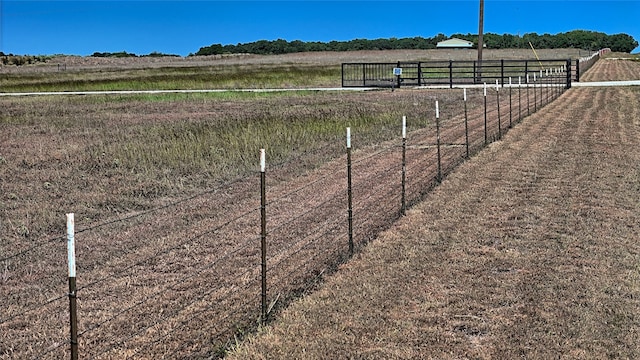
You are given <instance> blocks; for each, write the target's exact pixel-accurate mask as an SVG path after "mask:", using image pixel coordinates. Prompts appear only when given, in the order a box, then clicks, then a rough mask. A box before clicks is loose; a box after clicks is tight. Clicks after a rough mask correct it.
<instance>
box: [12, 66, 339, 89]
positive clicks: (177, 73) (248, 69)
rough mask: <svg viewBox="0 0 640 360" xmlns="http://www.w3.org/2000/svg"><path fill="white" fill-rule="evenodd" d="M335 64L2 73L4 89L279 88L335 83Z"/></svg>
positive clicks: (336, 73)
mask: <svg viewBox="0 0 640 360" xmlns="http://www.w3.org/2000/svg"><path fill="white" fill-rule="evenodd" d="M339 83H340V67H339V66H315V65H313V66H312V65H306V66H305V65H288V64H284V65H270V66H262V65H251V66H249V65H229V66H206V67H169V68H157V69H155V68H153V69H128V70H124V69H123V70H118V69H104V70H90V71H89V70H87V71H58V72H47V73H23V74H4V75H2V76H1V77H0V88H1V89H2V91H4V92H43V91H115V90H175V89H214V88H220V89H238V88H251V89H253V88H281V87H282V88H284V87H302V86H305V87H313V86H326V85H336V86H337V85H338V84H339Z"/></svg>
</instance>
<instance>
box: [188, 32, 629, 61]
mask: <svg viewBox="0 0 640 360" xmlns="http://www.w3.org/2000/svg"><path fill="white" fill-rule="evenodd" d="M454 37H455V38H459V39H464V40H467V41H471V42H473V43H474V46H475V47H477V44H478V35H475V34H453V35H451V36H450V37H448V36H445V35H444V34H438V35H436V36H433V37H430V38H424V37H413V38H401V39H398V38H390V39H374V40H368V39H354V40H350V41H330V42H317V41H311V42H304V41H300V40H294V41H287V40H283V39H278V40H260V41H255V42H251V43H244V44H240V43H239V44H237V45H222V44H212V45H210V46H205V47H201V48H200V50H198V52H196V53H195V54H192V55H196V56H198V55H220V54H239V53H249V54H261V55H271V54H287V53H295V52H307V51H352V50H392V49H417V50H426V49H435V48H436V45H437V44H438V42H440V41H443V40H447V39H449V38H454ZM483 37H484V38H483V40H484V42H485V45H486V47H487V48H489V49H518V48H520V49H522V48H529V43H531V45H533V47H535V48H536V49H560V48H576V49H584V50H599V49H604V48H610V49H611V50H612V51H616V52H626V53H629V52H631V51H632V50H633V49H635V48H636V47H637V46H638V42H637V41H636V40H635V39H634V38H633V37H632V36H630V35H627V34H615V35H607V34H605V33H601V32H594V31H586V30H574V31H569V32H565V33H559V34H555V35H551V34H543V35H538V34H536V33H527V34H524V35H522V36H520V35H511V34H503V35H499V34H493V33H486V34H483Z"/></svg>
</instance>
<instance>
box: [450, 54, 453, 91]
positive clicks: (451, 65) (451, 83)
mask: <svg viewBox="0 0 640 360" xmlns="http://www.w3.org/2000/svg"><path fill="white" fill-rule="evenodd" d="M449 89H453V61H452V60H449Z"/></svg>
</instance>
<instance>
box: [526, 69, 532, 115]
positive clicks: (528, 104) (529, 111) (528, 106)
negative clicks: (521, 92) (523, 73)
mask: <svg viewBox="0 0 640 360" xmlns="http://www.w3.org/2000/svg"><path fill="white" fill-rule="evenodd" d="M526 83H527V116H529V115H531V110H530V109H529V108H530V107H531V101H530V100H529V74H527V81H526Z"/></svg>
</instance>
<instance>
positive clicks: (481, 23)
mask: <svg viewBox="0 0 640 360" xmlns="http://www.w3.org/2000/svg"><path fill="white" fill-rule="evenodd" d="M483 28H484V0H480V19H479V20H478V82H482V47H483V46H484V40H483V39H482V33H483Z"/></svg>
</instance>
